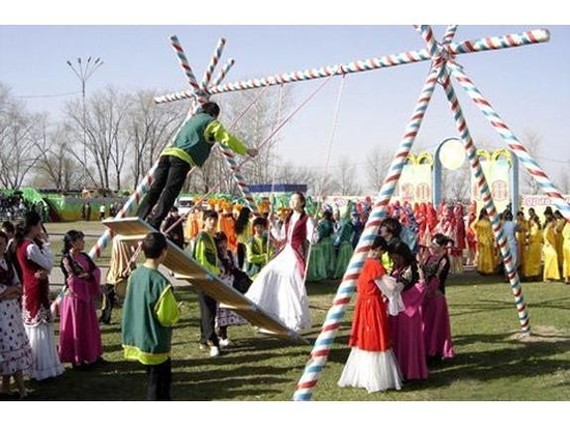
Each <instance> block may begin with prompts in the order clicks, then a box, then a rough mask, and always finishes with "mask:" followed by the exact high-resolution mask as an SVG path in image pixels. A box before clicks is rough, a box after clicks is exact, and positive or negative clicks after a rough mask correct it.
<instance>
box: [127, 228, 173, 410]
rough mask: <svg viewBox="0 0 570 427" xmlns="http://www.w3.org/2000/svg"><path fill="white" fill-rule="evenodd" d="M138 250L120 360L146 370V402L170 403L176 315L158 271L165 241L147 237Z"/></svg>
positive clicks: (166, 284) (165, 281)
mask: <svg viewBox="0 0 570 427" xmlns="http://www.w3.org/2000/svg"><path fill="white" fill-rule="evenodd" d="M142 250H143V252H144V255H145V258H146V260H145V263H144V264H143V265H140V266H139V267H137V269H136V270H135V271H133V272H132V273H131V275H130V277H129V284H128V287H127V295H126V297H125V302H124V304H123V317H122V324H121V329H122V341H123V349H124V357H125V359H127V360H135V361H138V362H140V363H142V364H143V365H145V366H146V368H147V381H148V385H147V400H170V383H171V379H172V372H171V362H170V347H171V340H172V326H173V325H174V324H175V323H176V322H178V319H179V317H180V312H179V309H178V304H177V303H176V299H175V298H174V294H173V292H172V285H171V284H170V282H169V281H168V279H167V278H166V277H164V275H163V274H162V273H160V272H159V271H158V267H159V265H160V264H161V263H162V262H163V261H164V259H165V258H166V252H167V250H168V249H167V245H166V237H164V235H163V234H161V233H158V232H153V233H149V234H147V235H146V237H145V238H144V240H143V243H142Z"/></svg>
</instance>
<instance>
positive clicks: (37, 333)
mask: <svg viewBox="0 0 570 427" xmlns="http://www.w3.org/2000/svg"><path fill="white" fill-rule="evenodd" d="M26 256H27V258H28V259H30V260H32V261H33V262H35V263H36V264H38V265H39V266H40V267H42V268H43V269H45V270H48V271H51V269H52V267H53V258H54V257H53V254H52V252H51V250H50V248H49V246H48V245H46V246H44V248H43V249H40V248H39V247H38V246H37V245H36V244H32V245H29V246H28V248H27V251H26ZM23 298H26V292H25V287H24V296H23ZM22 314H23V317H24V328H25V329H26V334H27V335H28V339H29V341H30V347H31V348H32V365H31V366H30V367H29V368H28V369H27V370H26V372H25V373H26V374H27V375H28V376H29V377H31V378H33V379H35V380H37V381H41V380H44V379H46V378H50V377H56V376H58V375H61V374H62V373H63V371H64V368H63V365H62V364H61V362H60V360H59V354H58V353H57V347H56V341H55V336H54V330H53V323H52V318H51V313H50V310H49V307H43V306H41V307H40V310H39V313H38V314H37V315H36V316H33V317H30V314H29V313H27V312H26V311H25V310H24V311H23V313H22Z"/></svg>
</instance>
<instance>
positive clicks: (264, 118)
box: [221, 87, 291, 184]
mask: <svg viewBox="0 0 570 427" xmlns="http://www.w3.org/2000/svg"><path fill="white" fill-rule="evenodd" d="M290 105H291V88H289V87H283V88H278V87H270V88H262V89H256V90H248V91H241V92H238V93H232V94H229V95H228V96H227V98H224V100H223V104H222V105H221V110H222V115H223V118H222V119H223V120H224V123H227V128H228V130H229V131H230V132H232V133H234V134H235V135H236V136H238V137H239V138H241V139H242V140H243V141H244V142H245V143H246V144H247V145H248V146H250V147H257V148H258V149H259V154H258V155H257V156H256V157H255V158H254V159H251V160H248V161H247V162H246V163H245V164H244V165H243V168H242V170H241V172H242V174H243V175H244V176H245V177H247V180H248V183H252V184H253V183H268V182H272V180H273V176H274V174H275V171H274V162H273V159H274V156H275V150H274V146H275V144H276V143H277V142H278V141H280V138H281V137H280V135H279V130H277V128H278V127H279V126H281V125H283V122H284V120H285V118H286V117H287V115H288V114H289V110H290ZM232 125H233V126H232Z"/></svg>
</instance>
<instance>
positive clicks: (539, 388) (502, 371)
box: [28, 223, 570, 401]
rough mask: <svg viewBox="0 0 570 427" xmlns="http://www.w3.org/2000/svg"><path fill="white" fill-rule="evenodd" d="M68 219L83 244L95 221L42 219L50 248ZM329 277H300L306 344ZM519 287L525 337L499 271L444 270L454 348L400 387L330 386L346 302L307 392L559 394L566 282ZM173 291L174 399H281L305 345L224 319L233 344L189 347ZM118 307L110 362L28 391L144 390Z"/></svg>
mask: <svg viewBox="0 0 570 427" xmlns="http://www.w3.org/2000/svg"><path fill="white" fill-rule="evenodd" d="M71 228H77V229H82V230H83V231H84V232H85V233H86V234H87V235H88V238H87V240H88V244H87V245H86V249H89V248H90V247H91V244H92V242H94V241H95V240H96V237H97V236H98V235H99V233H100V232H101V231H102V230H103V228H102V226H101V225H100V224H98V223H87V224H85V223H75V224H48V231H49V232H50V235H51V236H52V237H51V239H52V241H53V243H52V244H53V245H54V249H55V248H56V247H57V241H58V239H59V240H61V239H60V237H61V235H62V234H63V233H64V232H65V231H66V230H68V229H71ZM91 235H93V237H91ZM104 255H105V253H104ZM107 257H108V255H107ZM101 261H102V262H103V263H105V262H108V258H107V259H105V256H104V257H102V259H101ZM337 286H338V282H326V283H325V282H320V283H308V284H307V288H308V293H309V298H310V306H311V315H312V317H313V324H314V328H313V329H311V330H310V331H309V332H308V333H307V334H306V337H307V338H308V339H309V341H310V342H311V343H313V342H314V340H315V339H316V337H317V336H318V334H319V331H320V326H321V325H322V322H323V320H324V318H325V316H326V313H327V311H328V309H329V308H330V305H331V302H332V299H333V297H334V295H335V293H336V289H337ZM523 292H524V297H525V300H526V302H527V306H528V310H529V313H530V324H531V328H532V335H531V336H522V335H521V334H520V324H519V320H518V316H517V311H516V308H515V304H514V298H513V295H512V292H511V290H510V286H509V285H508V284H507V283H504V282H503V281H502V278H501V277H499V276H494V277H482V276H479V275H477V274H476V273H465V274H463V275H458V276H451V277H450V279H449V281H448V287H447V298H448V304H449V309H450V315H451V323H452V335H453V340H454V344H455V350H456V353H457V356H456V357H455V359H452V360H448V361H443V362H438V363H436V364H434V365H431V366H430V375H429V378H428V379H427V380H426V381H421V382H409V383H406V384H405V385H404V387H403V389H402V390H400V391H389V392H385V393H373V394H368V393H367V392H366V391H364V390H362V389H345V388H339V387H338V386H337V385H336V382H337V380H338V378H339V376H340V372H341V370H342V367H343V364H344V362H345V360H346V358H347V356H348V353H349V348H348V346H347V342H348V335H349V332H350V323H351V319H352V303H351V304H350V307H349V309H348V310H347V313H346V315H345V317H344V319H343V321H342V327H341V328H340V330H339V332H338V334H337V337H336V339H335V342H334V344H333V346H332V350H331V353H330V356H329V358H328V361H327V364H326V366H325V368H324V370H323V372H322V374H321V376H320V379H319V382H318V384H317V385H316V387H315V388H314V390H313V400H318V401H496V400H498V401H513V400H531V401H569V400H570V321H569V319H570V316H569V314H570V286H567V285H564V284H562V283H548V284H546V283H523ZM176 295H177V298H178V299H179V300H181V301H182V318H181V321H180V323H179V324H178V325H177V326H176V327H175V330H174V334H173V348H172V359H173V365H172V367H173V384H172V397H173V399H174V400H184V401H210V400H234V401H287V400H291V398H292V396H293V393H294V391H295V387H296V384H297V382H298V380H299V379H300V377H301V374H302V372H303V369H304V366H305V362H306V361H307V357H308V355H309V352H310V350H311V349H312V346H308V345H295V344H290V343H287V342H284V341H281V340H277V339H274V338H268V337H263V336H257V335H256V334H255V332H254V330H253V329H252V328H251V327H250V326H241V327H234V328H230V331H229V334H230V338H231V339H232V341H234V346H232V347H231V348H229V349H228V350H227V351H226V352H224V353H223V355H222V357H219V358H214V359H212V358H209V357H208V355H207V353H203V352H201V351H200V350H199V349H198V341H199V325H198V319H199V315H198V305H197V299H196V294H195V293H194V292H193V291H192V289H191V288H189V287H184V288H182V287H181V288H178V289H177V290H176ZM352 302H354V300H353V301H352ZM120 315H121V312H120V309H118V310H116V311H115V312H114V313H113V322H112V324H111V325H106V326H102V336H103V344H104V348H105V354H104V357H105V358H106V359H107V360H108V361H109V362H110V363H108V364H105V365H101V366H99V367H96V368H93V370H91V371H74V370H71V369H66V372H65V373H64V374H63V375H62V376H61V377H59V378H56V379H54V380H52V381H49V382H45V383H43V382H42V383H35V382H29V384H28V386H29V388H30V389H32V390H33V392H34V395H35V398H36V399H38V400H64V401H65V400H81V401H87V400H89V401H91V400H95V401H97V400H99V401H103V400H141V399H144V395H145V371H144V369H143V368H142V367H141V365H139V364H137V363H133V362H126V361H124V360H123V358H122V352H121V341H120V327H119V326H120ZM57 327H58V325H56V329H57Z"/></svg>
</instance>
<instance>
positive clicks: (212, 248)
mask: <svg viewBox="0 0 570 427" xmlns="http://www.w3.org/2000/svg"><path fill="white" fill-rule="evenodd" d="M202 221H203V222H204V224H203V229H202V231H201V232H200V233H198V235H197V236H196V241H195V243H194V246H193V250H192V257H193V258H194V259H195V260H196V262H198V263H199V264H200V265H202V267H204V268H205V269H206V270H208V271H209V272H210V273H212V274H214V275H216V276H218V275H219V274H220V267H219V263H220V261H219V258H218V248H217V246H216V242H215V241H214V233H215V232H216V229H217V227H218V213H217V212H216V211H214V210H206V211H204V213H203V214H202ZM197 293H198V302H199V304H200V348H201V349H204V350H206V349H209V350H210V356H211V357H217V356H219V355H220V340H219V337H218V335H217V334H216V329H215V321H216V311H217V308H218V302H217V301H216V300H215V299H214V298H212V297H211V296H209V295H207V294H206V293H205V292H203V291H201V290H197Z"/></svg>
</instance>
